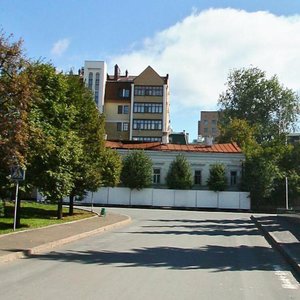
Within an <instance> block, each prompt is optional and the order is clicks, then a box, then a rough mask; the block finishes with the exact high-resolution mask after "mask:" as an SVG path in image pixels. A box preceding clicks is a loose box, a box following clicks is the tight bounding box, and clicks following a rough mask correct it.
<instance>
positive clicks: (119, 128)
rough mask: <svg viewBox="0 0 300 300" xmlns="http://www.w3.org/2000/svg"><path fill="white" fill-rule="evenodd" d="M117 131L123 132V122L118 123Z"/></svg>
mask: <svg viewBox="0 0 300 300" xmlns="http://www.w3.org/2000/svg"><path fill="white" fill-rule="evenodd" d="M117 131H122V123H121V122H118V123H117Z"/></svg>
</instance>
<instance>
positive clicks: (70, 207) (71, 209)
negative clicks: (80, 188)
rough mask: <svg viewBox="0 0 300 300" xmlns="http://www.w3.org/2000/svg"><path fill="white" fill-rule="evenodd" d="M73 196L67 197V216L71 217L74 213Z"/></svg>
mask: <svg viewBox="0 0 300 300" xmlns="http://www.w3.org/2000/svg"><path fill="white" fill-rule="evenodd" d="M73 210H74V195H73V194H71V195H70V196H69V216H73V213H74V211H73Z"/></svg>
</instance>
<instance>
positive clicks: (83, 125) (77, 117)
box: [65, 75, 104, 215]
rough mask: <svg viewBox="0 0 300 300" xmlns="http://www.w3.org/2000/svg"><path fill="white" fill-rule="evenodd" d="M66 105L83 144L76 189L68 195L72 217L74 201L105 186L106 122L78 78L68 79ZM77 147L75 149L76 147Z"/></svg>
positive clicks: (74, 170) (76, 167)
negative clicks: (103, 179) (69, 108)
mask: <svg viewBox="0 0 300 300" xmlns="http://www.w3.org/2000/svg"><path fill="white" fill-rule="evenodd" d="M65 80H66V82H67V91H66V101H67V104H68V107H72V108H73V110H74V119H73V121H72V122H71V124H70V126H71V129H72V131H73V132H75V134H76V136H77V137H78V139H79V142H80V144H81V146H80V147H81V150H82V151H81V152H80V153H79V154H80V156H79V157H78V160H77V161H76V163H75V164H73V165H72V166H71V167H72V178H73V187H72V190H71V192H70V194H69V214H70V215H72V214H73V203H74V197H75V196H79V197H82V196H84V195H85V193H86V192H87V191H96V190H97V189H98V188H99V187H100V186H101V183H102V177H103V172H102V169H103V168H102V164H101V157H102V156H103V154H104V118H103V116H102V115H101V114H100V113H99V111H98V109H97V106H96V104H95V101H94V97H93V95H92V93H91V92H90V90H88V89H87V88H86V86H85V85H84V83H83V82H82V81H81V80H80V78H79V77H77V76H72V75H67V76H65ZM74 146H75V145H74Z"/></svg>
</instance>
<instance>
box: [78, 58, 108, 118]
mask: <svg viewBox="0 0 300 300" xmlns="http://www.w3.org/2000/svg"><path fill="white" fill-rule="evenodd" d="M106 70H107V66H106V63H105V62H104V61H90V60H87V61H85V62H84V74H83V80H84V82H85V84H86V85H87V86H88V87H89V88H90V90H91V91H92V92H93V94H94V97H95V102H96V104H97V106H98V108H99V111H100V112H101V113H102V112H103V108H104V95H105V85H106V72H107V71H106Z"/></svg>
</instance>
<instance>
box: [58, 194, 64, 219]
mask: <svg viewBox="0 0 300 300" xmlns="http://www.w3.org/2000/svg"><path fill="white" fill-rule="evenodd" d="M62 218H63V202H62V199H59V200H58V202H57V219H58V220H61V219H62Z"/></svg>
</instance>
